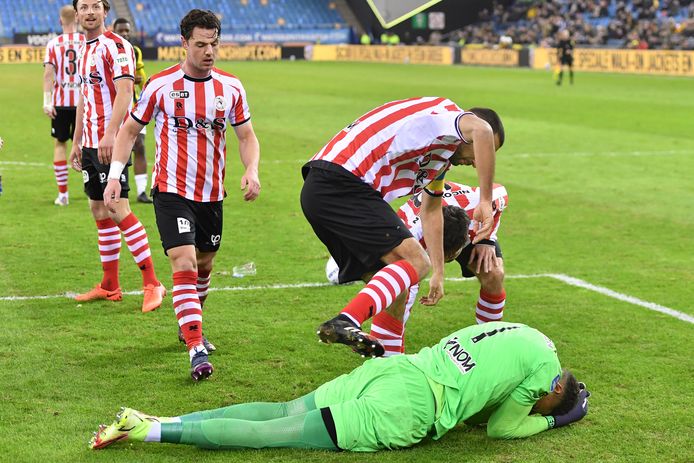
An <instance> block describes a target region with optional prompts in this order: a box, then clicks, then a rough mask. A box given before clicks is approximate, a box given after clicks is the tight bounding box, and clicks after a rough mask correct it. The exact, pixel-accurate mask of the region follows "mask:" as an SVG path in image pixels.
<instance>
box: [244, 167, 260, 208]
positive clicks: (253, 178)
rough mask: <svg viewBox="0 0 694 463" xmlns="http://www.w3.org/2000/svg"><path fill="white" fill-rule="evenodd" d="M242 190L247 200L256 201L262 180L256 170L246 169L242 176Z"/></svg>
mask: <svg viewBox="0 0 694 463" xmlns="http://www.w3.org/2000/svg"><path fill="white" fill-rule="evenodd" d="M241 191H243V199H244V200H245V201H255V199H256V198H257V197H258V195H259V194H260V180H259V179H258V174H257V173H256V172H249V171H246V173H245V174H243V177H241Z"/></svg>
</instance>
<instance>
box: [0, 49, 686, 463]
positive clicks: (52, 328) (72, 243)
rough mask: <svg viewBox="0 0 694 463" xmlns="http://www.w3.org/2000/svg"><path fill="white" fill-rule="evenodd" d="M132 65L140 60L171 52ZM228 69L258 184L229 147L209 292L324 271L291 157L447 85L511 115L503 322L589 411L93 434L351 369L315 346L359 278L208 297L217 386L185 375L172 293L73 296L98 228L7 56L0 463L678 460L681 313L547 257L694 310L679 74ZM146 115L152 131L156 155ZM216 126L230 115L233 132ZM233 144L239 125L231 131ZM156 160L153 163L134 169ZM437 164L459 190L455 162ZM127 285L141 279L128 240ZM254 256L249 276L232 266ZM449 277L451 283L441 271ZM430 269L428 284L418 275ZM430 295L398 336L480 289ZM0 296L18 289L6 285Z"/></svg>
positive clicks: (447, 91) (461, 96)
mask: <svg viewBox="0 0 694 463" xmlns="http://www.w3.org/2000/svg"><path fill="white" fill-rule="evenodd" d="M165 66H166V64H165V63H148V65H147V70H148V72H150V73H153V72H154V71H155V70H158V69H161V68H163V67H165ZM221 67H222V68H224V69H226V70H229V71H231V72H233V73H235V74H236V75H238V76H239V77H240V78H241V79H242V81H243V82H244V84H245V86H246V89H247V91H248V97H249V101H250V104H251V111H252V114H253V124H254V127H255V129H256V132H257V134H258V138H259V139H260V143H261V151H262V155H261V156H262V160H261V170H260V177H261V182H262V184H263V190H262V194H261V197H260V199H259V200H258V201H257V202H256V203H253V204H245V203H243V201H242V200H241V195H240V194H239V192H238V181H239V178H240V163H239V161H238V154H237V153H238V152H237V150H236V147H235V143H230V146H229V161H230V162H229V169H228V171H227V183H226V186H227V191H228V192H229V197H228V199H227V200H226V202H225V231H224V238H223V241H222V249H221V251H220V253H219V255H218V258H217V262H216V268H215V273H214V274H213V279H212V286H213V287H217V288H224V287H234V288H243V287H252V286H259V285H285V284H298V283H310V282H321V281H323V280H324V274H323V265H324V263H325V260H326V258H327V252H326V251H325V249H324V248H323V247H322V245H321V244H320V242H319V241H318V239H317V238H316V237H315V236H314V235H313V233H312V231H311V229H310V227H309V225H308V224H307V222H306V221H305V219H304V217H303V215H302V213H301V210H300V206H299V200H298V195H299V190H300V188H301V175H300V172H299V169H300V166H301V164H302V162H304V161H305V160H307V159H308V158H310V157H311V156H312V155H313V154H314V153H315V152H316V151H317V150H318V149H319V148H320V147H321V146H323V144H324V143H325V142H326V141H327V140H328V139H329V138H330V137H331V136H332V135H333V134H334V133H336V132H337V131H338V130H339V129H341V128H342V127H344V126H345V125H347V124H348V123H349V122H351V121H352V120H354V119H355V118H356V117H358V116H359V115H361V114H363V113H364V112H366V111H367V110H369V109H371V108H373V107H375V106H377V105H379V104H381V103H383V102H386V101H389V100H393V99H398V98H405V97H410V96H415V95H440V96H445V97H448V98H451V99H452V100H454V101H455V102H457V103H458V104H459V105H461V106H462V107H471V106H489V107H492V108H495V109H496V110H497V111H498V112H499V113H500V115H501V117H502V119H503V120H504V123H505V126H506V132H507V140H506V145H505V146H504V147H503V148H502V150H501V151H500V152H499V153H498V157H497V174H496V181H497V182H499V183H503V184H504V185H505V186H506V187H507V189H508V191H509V195H510V207H509V209H508V210H507V211H506V212H505V213H504V216H503V219H502V225H501V231H500V242H501V244H502V248H503V251H504V257H505V261H506V269H507V274H508V276H509V279H508V280H507V293H508V302H507V311H506V320H508V321H518V322H523V323H527V324H529V325H531V326H534V327H537V328H538V329H540V330H542V331H543V332H544V333H545V334H547V335H548V336H550V337H551V338H552V339H553V340H554V341H555V343H556V344H557V347H558V349H559V354H560V359H561V361H562V364H563V365H565V366H567V367H570V368H572V369H573V370H574V371H575V373H576V375H577V376H578V377H579V378H580V379H581V380H583V381H585V382H586V383H587V384H588V385H589V388H590V389H591V391H592V392H593V396H592V397H591V400H590V411H589V414H588V416H587V417H586V418H585V419H584V420H583V422H581V423H579V424H577V425H574V426H571V427H569V428H564V429H560V430H554V431H550V432H546V433H543V434H541V435H538V436H535V437H532V438H529V439H526V440H522V441H513V442H499V441H492V440H489V439H487V438H486V437H485V434H484V432H483V431H481V430H479V429H470V428H467V427H465V426H460V427H459V428H457V429H455V430H453V431H451V432H450V433H449V434H448V435H446V436H445V437H444V438H443V439H442V440H441V441H440V442H431V441H425V442H424V443H423V444H422V445H419V446H417V447H415V448H413V449H410V450H406V451H398V452H382V453H379V454H377V455H357V454H348V453H341V454H335V453H327V452H314V451H297V450H266V451H230V452H211V451H202V450H198V449H195V448H192V447H184V446H170V445H150V444H132V445H131V444H125V445H123V444H121V445H115V446H114V447H113V448H110V449H107V450H104V451H101V452H91V451H88V450H87V447H86V442H87V440H88V438H89V436H90V434H91V432H92V431H93V430H95V429H96V426H97V425H98V424H99V423H101V422H109V421H110V420H112V419H113V415H114V413H115V412H116V410H117V409H118V407H120V406H121V405H128V406H132V407H135V408H139V409H141V410H143V411H146V412H149V413H153V414H160V415H176V414H181V413H184V412H189V411H192V410H197V409H202V408H214V407H218V406H223V405H226V404H230V403H238V402H246V401H254V400H278V401H279V400H287V399H290V398H293V397H295V396H298V395H301V394H304V393H306V392H308V391H310V390H312V389H314V388H315V387H317V386H318V385H320V384H321V383H322V382H324V381H326V380H329V379H331V378H333V377H335V376H337V375H339V374H341V373H344V372H347V371H349V370H351V369H352V368H354V367H355V366H357V365H358V364H359V362H360V361H361V360H360V359H359V358H358V357H356V356H355V355H354V354H352V353H350V352H349V350H348V349H346V348H344V347H343V346H325V345H319V344H318V343H317V342H316V339H315V335H314V332H315V331H314V330H315V327H316V326H317V325H318V324H319V323H320V322H322V321H323V320H324V319H326V318H329V317H331V316H333V315H334V314H335V313H336V312H337V311H338V310H339V309H340V308H341V307H342V306H343V304H344V303H346V301H348V300H349V299H350V297H351V296H352V295H353V294H354V293H355V291H356V290H357V287H354V286H352V287H318V288H313V287H306V288H284V289H282V288H275V289H271V288H265V289H247V290H241V291H239V290H235V291H230V290H224V291H215V292H212V293H211V295H210V297H209V298H208V301H207V307H206V312H205V331H206V333H207V334H208V335H209V336H210V338H211V340H212V341H214V342H215V344H217V346H218V348H219V350H218V352H217V353H215V354H214V355H213V356H212V359H211V360H212V361H213V363H214V365H215V367H216V369H217V370H216V372H215V374H214V375H213V376H212V378H211V380H210V381H207V382H204V383H201V384H193V383H192V381H191V380H190V378H189V376H188V373H187V370H188V362H187V355H186V354H185V352H184V349H183V347H182V346H181V345H180V344H179V343H178V342H177V339H176V322H175V317H174V315H173V314H172V311H171V302H170V301H171V300H170V298H169V299H168V300H167V301H166V302H165V303H164V306H163V307H162V308H161V309H160V310H158V311H156V312H154V313H150V314H146V315H143V314H141V313H140V312H139V306H140V303H141V296H136V295H130V296H126V297H125V299H124V301H123V302H121V303H118V304H114V303H94V304H89V305H86V304H85V305H82V306H79V305H77V304H76V303H75V302H74V301H71V300H70V299H68V298H66V297H49V298H45V299H38V298H37V296H55V295H60V294H64V293H66V292H77V291H84V290H86V289H88V288H90V287H91V286H92V285H93V284H94V283H96V282H97V281H99V278H100V266H99V261H98V251H97V247H96V230H95V226H94V224H93V220H92V219H91V216H90V214H89V211H88V207H87V200H86V198H85V196H84V195H83V193H82V192H81V176H80V175H78V174H77V173H75V172H71V173H70V201H71V204H70V206H69V207H67V208H57V207H55V206H53V204H52V201H53V199H54V197H55V195H56V187H55V182H54V180H53V172H52V166H51V161H52V139H51V138H50V136H49V130H50V129H49V122H48V119H47V118H46V117H45V116H43V114H42V112H41V104H40V102H41V75H42V69H41V67H40V66H38V65H13V66H7V65H5V66H2V67H1V68H0V69H1V70H2V76H3V85H2V86H0V106H1V108H2V111H0V130H1V131H2V132H0V136H1V137H3V138H4V139H5V148H4V149H3V150H2V151H1V152H0V174H1V175H2V182H3V187H4V190H5V191H4V193H3V195H2V196H0V317H1V319H2V320H3V326H4V327H5V328H4V339H3V343H2V345H3V347H2V348H0V368H1V369H2V371H3V372H4V375H3V377H2V379H0V391H2V399H3V403H2V406H1V407H0V427H1V428H2V439H1V440H0V442H2V444H1V445H0V447H1V448H2V458H0V459H2V460H4V461H17V462H23V461H45V462H54V461H55V462H63V461H64V462H74V461H138V462H146V461H153V462H154V461H173V460H175V461H181V462H183V461H195V462H202V461H205V462H206V461H220V462H221V461H239V462H241V461H243V462H255V461H268V460H272V461H302V462H304V461H321V462H325V461H331V462H333V461H345V462H352V461H353V462H356V461H359V462H363V461H378V462H396V461H416V462H430V461H441V462H444V461H475V462H483V461H500V462H510V461H518V462H527V461H548V462H549V461H562V460H563V461H567V460H571V461H576V462H593V461H628V462H633V461H658V462H660V461H692V460H694V451H693V450H692V438H693V437H694V436H693V431H692V429H694V418H692V417H693V416H694V413H692V411H693V405H692V404H694V392H693V390H692V381H693V380H694V376H693V374H692V372H693V371H694V361H693V360H692V354H691V352H692V348H693V347H694V342H692V339H693V338H692V334H693V332H692V324H691V323H688V322H686V321H682V320H678V319H675V318H673V317H669V316H667V315H663V314H659V313H655V312H652V311H649V310H646V309H645V308H643V307H639V306H636V305H633V304H630V303H627V302H622V301H619V300H616V299H613V298H611V297H608V296H606V295H603V294H599V293H595V292H590V291H586V290H584V289H579V288H575V287H571V286H567V285H565V284H564V283H561V282H559V281H556V280H553V279H549V278H528V279H521V278H512V277H513V276H518V275H536V274H542V273H564V274H568V275H571V276H573V277H577V278H580V279H583V280H585V281H588V282H590V283H593V284H596V285H600V286H604V287H607V288H610V289H612V290H615V291H618V292H620V293H623V294H626V295H630V296H633V297H637V298H640V299H642V300H645V301H651V302H655V303H658V304H660V305H663V306H666V307H669V308H672V309H675V310H678V311H680V312H684V313H686V314H689V315H694V307H692V303H691V300H692V287H694V259H693V258H692V245H691V236H692V235H694V188H692V180H691V174H692V172H694V160H692V154H693V153H694V131H692V127H691V121H692V102H691V95H692V94H694V81H692V80H691V79H680V78H662V77H657V78H656V77H648V76H625V75H604V74H582V73H578V74H577V76H576V84H575V85H574V86H568V85H564V86H562V87H556V86H555V85H554V83H553V82H552V81H551V77H550V75H549V74H548V73H544V72H537V71H529V70H517V69H514V70H505V69H490V68H470V67H429V66H394V65H378V64H343V63H310V62H280V63H221ZM152 133H153V131H152V130H150V133H149V134H148V135H147V146H148V157H149V158H150V161H151V159H152V158H153V153H154V151H153V149H154V148H153V146H154V143H153V138H152V137H153V135H152ZM230 133H231V130H230ZM231 138H232V139H233V136H232V137H231ZM150 167H151V163H150ZM449 178H450V179H451V180H454V181H459V182H463V183H472V184H474V183H475V181H476V180H475V179H476V176H475V173H474V171H473V170H471V169H470V168H463V167H460V168H455V169H453V170H452V172H451V174H450V175H449ZM133 210H134V212H135V214H136V215H137V216H138V217H139V218H140V220H141V221H142V222H143V224H145V226H146V228H147V231H148V234H149V239H150V244H151V246H152V249H153V255H154V260H155V265H156V268H157V270H158V274H159V276H160V278H161V279H162V281H163V282H164V283H165V285H167V286H168V287H169V288H170V287H171V276H170V269H169V266H168V262H167V260H166V258H165V256H164V255H163V252H161V248H160V246H159V237H158V232H157V230H156V226H155V223H154V214H153V210H152V208H151V206H147V205H141V204H133ZM122 257H123V258H122V260H121V282H122V286H123V289H124V290H126V291H134V290H138V289H140V277H139V272H138V271H137V269H136V267H135V266H134V264H133V263H132V259H131V257H130V256H129V253H128V251H127V249H126V248H125V247H124V248H123V251H122ZM247 261H254V262H255V263H256V265H257V268H258V274H257V275H256V276H254V277H248V278H244V279H233V278H231V276H230V273H231V268H232V267H233V266H234V265H238V264H241V263H244V262H247ZM448 272H449V274H448V276H458V274H457V273H456V269H455V267H454V266H449V267H448ZM425 286H426V285H425ZM446 291H447V296H446V298H445V299H444V300H443V301H442V302H441V303H440V304H439V306H438V307H436V308H425V307H422V306H419V307H416V309H415V311H414V314H413V317H412V319H411V321H410V322H409V324H408V336H407V346H408V351H410V352H414V351H416V350H417V349H418V348H420V347H422V346H424V345H429V344H432V343H435V342H436V341H438V340H439V339H440V338H441V337H443V336H444V335H446V334H448V333H450V332H452V331H454V330H455V329H458V328H459V327H461V326H464V325H467V324H470V323H472V322H473V321H474V303H475V301H476V297H477V291H478V285H477V284H476V282H474V281H467V282H449V283H447V286H446ZM11 296H16V297H19V298H20V299H18V300H10V299H8V298H9V297H11Z"/></svg>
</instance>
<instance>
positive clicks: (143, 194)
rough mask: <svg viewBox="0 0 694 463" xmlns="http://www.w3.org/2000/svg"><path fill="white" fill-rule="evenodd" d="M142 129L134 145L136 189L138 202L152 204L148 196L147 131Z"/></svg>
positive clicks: (145, 128) (144, 128)
mask: <svg viewBox="0 0 694 463" xmlns="http://www.w3.org/2000/svg"><path fill="white" fill-rule="evenodd" d="M146 130H147V127H143V128H142V132H140V133H139V134H138V135H137V137H136V138H135V143H134V144H133V172H134V173H135V187H136V188H137V201H138V202H140V203H148V204H149V203H151V202H152V200H151V199H150V198H149V196H147V157H146V155H145V131H146Z"/></svg>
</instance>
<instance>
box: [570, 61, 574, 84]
mask: <svg viewBox="0 0 694 463" xmlns="http://www.w3.org/2000/svg"><path fill="white" fill-rule="evenodd" d="M569 83H570V84H571V85H573V84H574V65H573V59H572V60H571V61H570V62H569Z"/></svg>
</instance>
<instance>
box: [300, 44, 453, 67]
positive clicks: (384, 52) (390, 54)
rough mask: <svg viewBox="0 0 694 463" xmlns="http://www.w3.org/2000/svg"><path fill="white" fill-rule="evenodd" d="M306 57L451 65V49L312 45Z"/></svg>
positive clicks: (325, 59) (316, 59)
mask: <svg viewBox="0 0 694 463" xmlns="http://www.w3.org/2000/svg"><path fill="white" fill-rule="evenodd" d="M306 57H307V58H308V59H312V60H314V61H371V62H379V63H406V64H407V63H411V64H453V48H452V47H428V46H423V47H418V46H404V45H401V46H386V45H314V46H313V47H312V50H311V51H310V52H308V53H307V56H306Z"/></svg>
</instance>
